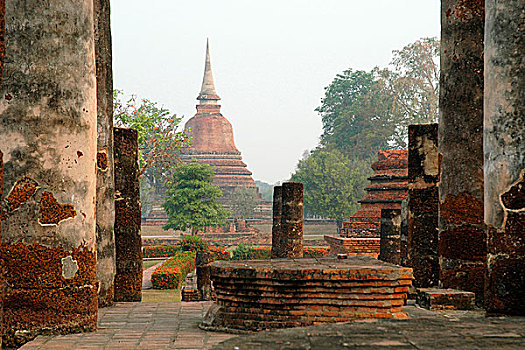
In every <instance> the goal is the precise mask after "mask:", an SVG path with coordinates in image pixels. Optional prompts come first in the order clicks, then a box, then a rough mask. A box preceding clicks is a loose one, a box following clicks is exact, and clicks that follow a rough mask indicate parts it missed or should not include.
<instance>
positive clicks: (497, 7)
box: [485, 0, 525, 315]
mask: <svg viewBox="0 0 525 350" xmlns="http://www.w3.org/2000/svg"><path fill="white" fill-rule="evenodd" d="M486 6H487V16H486V32H485V45H486V46H485V48H486V50H485V82H486V85H485V223H486V224H487V231H488V273H487V280H486V302H485V306H486V309H487V311H488V312H489V313H503V314H513V315H525V298H524V297H523V293H524V291H525V272H524V271H525V105H524V98H523V93H524V91H525V71H524V68H523V62H524V55H525V41H524V34H525V33H524V31H523V23H524V22H525V3H524V2H523V1H522V0H502V1H497V2H496V1H495V0H487V2H486Z"/></svg>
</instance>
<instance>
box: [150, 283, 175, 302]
mask: <svg viewBox="0 0 525 350" xmlns="http://www.w3.org/2000/svg"><path fill="white" fill-rule="evenodd" d="M180 291H181V287H179V288H177V289H144V290H142V301H164V302H172V303H176V302H180V301H181V294H180Z"/></svg>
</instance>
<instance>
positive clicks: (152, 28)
mask: <svg viewBox="0 0 525 350" xmlns="http://www.w3.org/2000/svg"><path fill="white" fill-rule="evenodd" d="M439 4H440V1H439V0H360V1H356V0H311V1H308V0H264V1H253V0H215V1H212V0H199V1H191V0H184V1H182V0H151V1H147V2H145V1H138V0H112V1H111V6H112V9H111V10H112V33H113V71H114V81H115V82H114V85H115V88H118V89H122V90H124V91H125V92H126V93H133V94H136V95H138V96H139V97H146V98H149V99H151V100H153V101H157V102H159V103H160V104H161V105H164V106H165V107H167V108H168V109H169V110H170V111H172V112H174V113H177V115H184V116H185V118H184V121H183V122H185V121H186V120H188V119H189V118H191V117H192V116H193V115H194V114H195V105H196V104H197V100H196V97H197V95H198V93H199V90H200V85H201V83H202V75H203V70H204V55H205V46H206V38H207V37H209V38H210V51H211V63H212V68H213V74H214V78H215V86H216V88H217V92H218V94H219V96H220V97H221V98H222V100H221V101H220V103H221V105H222V114H223V115H224V116H225V117H226V118H227V119H228V120H229V121H230V122H231V123H232V125H233V130H234V135H235V143H236V145H237V148H238V149H239V150H240V151H241V152H242V155H243V160H244V162H245V163H246V164H247V165H248V169H250V170H251V171H252V172H253V177H254V179H256V180H263V181H266V182H270V183H274V182H276V181H281V180H286V179H288V178H289V176H290V174H291V173H292V172H293V171H294V170H295V167H296V165H297V161H298V159H299V158H300V157H301V155H302V154H303V152H304V151H305V150H306V149H312V148H314V147H315V146H316V145H317V143H318V141H319V136H320V134H321V119H320V117H319V115H318V114H317V113H316V112H315V111H314V109H315V108H316V107H317V106H319V104H320V101H321V98H322V97H323V95H324V87H325V86H327V85H329V84H330V82H331V81H332V80H333V78H334V77H335V75H336V74H337V73H340V72H342V71H343V70H345V69H347V68H353V69H364V70H369V69H371V68H373V67H374V66H382V67H384V66H386V65H387V64H388V62H389V61H390V58H391V53H392V50H396V49H401V48H402V47H403V46H404V45H406V44H408V43H411V42H413V41H415V40H417V39H419V38H422V37H430V36H437V37H439V30H440V29H439V28H440V25H439V6H440V5H439Z"/></svg>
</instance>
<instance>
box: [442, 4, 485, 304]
mask: <svg viewBox="0 0 525 350" xmlns="http://www.w3.org/2000/svg"><path fill="white" fill-rule="evenodd" d="M484 18H485V17H484V2H483V1H482V0H476V1H465V0H442V2H441V77H440V96H439V106H440V116H439V146H438V148H439V153H440V156H441V157H442V162H441V173H440V183H439V202H440V203H439V259H440V277H439V279H440V286H441V287H443V288H454V289H461V290H466V291H471V292H474V293H476V298H477V299H478V301H482V299H483V281H484V273H485V269H486V263H485V261H486V253H487V249H486V237H485V236H486V233H485V228H484V224H483V27H484Z"/></svg>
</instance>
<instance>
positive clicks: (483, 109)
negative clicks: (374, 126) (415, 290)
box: [382, 0, 525, 315]
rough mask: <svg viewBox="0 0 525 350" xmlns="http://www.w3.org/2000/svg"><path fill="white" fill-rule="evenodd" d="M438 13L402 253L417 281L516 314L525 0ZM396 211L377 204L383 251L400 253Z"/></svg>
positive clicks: (524, 159) (462, 4) (412, 131)
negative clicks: (433, 112)
mask: <svg viewBox="0 0 525 350" xmlns="http://www.w3.org/2000/svg"><path fill="white" fill-rule="evenodd" d="M441 20H442V34H441V81H440V120H439V125H437V124H434V125H413V126H410V128H409V200H408V214H407V215H408V234H407V236H408V237H407V249H406V253H405V255H406V262H405V263H406V264H408V265H409V266H412V267H413V268H414V284H415V286H416V287H431V286H439V287H441V288H452V289H459V290H464V291H470V292H474V293H475V295H476V300H477V302H478V304H484V307H485V309H486V310H487V311H488V312H489V313H503V314H520V315H523V314H525V301H524V300H523V290H525V277H524V274H523V271H525V249H524V248H525V142H524V140H525V104H524V100H523V91H525V83H524V80H525V79H524V77H525V74H524V72H523V65H522V64H521V62H522V61H523V53H524V52H525V44H524V43H525V41H524V39H523V36H524V32H523V28H522V25H523V23H524V21H525V4H524V3H523V1H519V0H503V1H498V2H497V3H496V2H495V1H494V0H487V1H486V2H485V3H484V2H483V1H468V2H466V1H463V0H443V1H442V8H441ZM396 215H401V214H400V213H391V212H388V211H384V212H383V213H382V216H383V222H384V224H385V225H386V226H385V232H384V233H382V240H383V243H382V248H383V249H384V250H385V252H384V253H382V258H384V259H387V260H388V259H389V260H390V261H391V262H397V261H401V262H402V263H403V258H404V257H403V254H402V251H403V232H402V228H401V226H402V225H401V224H399V225H397V226H396V225H394V223H397V221H399V222H400V221H401V220H397V219H396V218H395V216H396ZM396 220H397V221H396ZM382 224H383V223H382ZM388 228H391V230H394V233H392V232H390V233H389V232H387V231H388ZM396 230H397V231H396ZM395 232H401V233H400V236H401V239H400V243H401V244H400V248H399V249H397V248H396V247H395V246H393V245H392V244H391V242H390V239H391V237H392V235H395ZM396 249H397V250H396ZM396 254H399V255H396Z"/></svg>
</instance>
